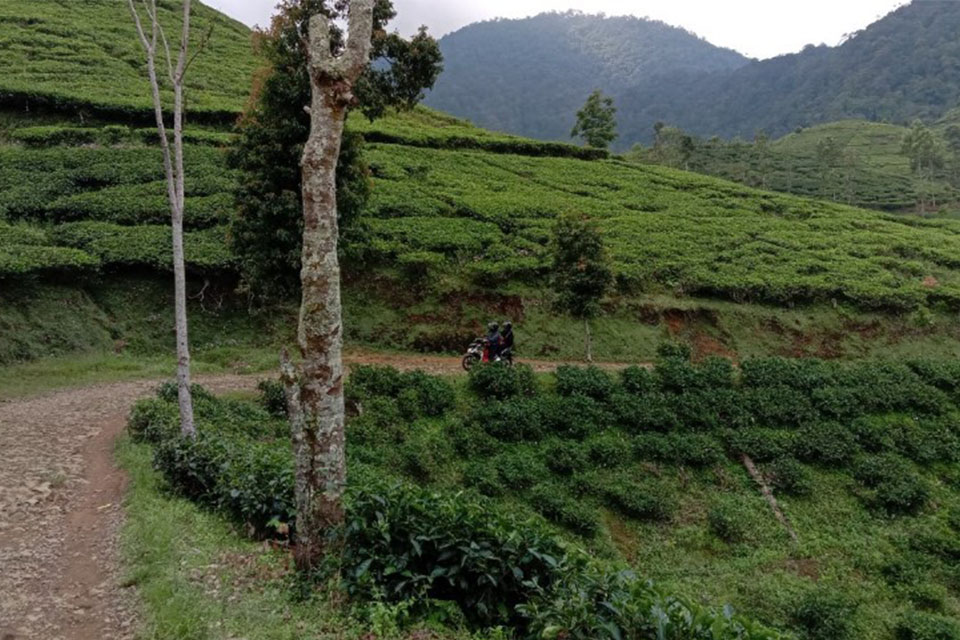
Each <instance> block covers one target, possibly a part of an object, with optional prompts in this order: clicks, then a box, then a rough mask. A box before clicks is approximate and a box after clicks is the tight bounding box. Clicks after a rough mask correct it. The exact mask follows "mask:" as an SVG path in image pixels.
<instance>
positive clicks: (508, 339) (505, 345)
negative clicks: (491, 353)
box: [500, 320, 513, 353]
mask: <svg viewBox="0 0 960 640" xmlns="http://www.w3.org/2000/svg"><path fill="white" fill-rule="evenodd" d="M506 351H513V323H512V322H510V321H509V320H508V321H506V322H504V323H503V332H501V334H500V353H505V352H506Z"/></svg>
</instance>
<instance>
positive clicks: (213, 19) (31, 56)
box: [0, 0, 256, 122]
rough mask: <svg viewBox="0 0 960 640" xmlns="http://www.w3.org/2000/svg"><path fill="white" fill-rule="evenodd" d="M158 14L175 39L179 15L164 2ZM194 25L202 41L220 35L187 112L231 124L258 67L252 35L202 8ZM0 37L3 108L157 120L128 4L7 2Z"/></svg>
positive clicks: (201, 62) (195, 70)
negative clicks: (207, 34) (67, 110)
mask: <svg viewBox="0 0 960 640" xmlns="http://www.w3.org/2000/svg"><path fill="white" fill-rule="evenodd" d="M159 9H160V14H161V21H162V23H163V24H164V25H165V29H166V32H167V34H168V38H171V39H176V38H177V37H178V35H179V29H180V24H181V22H180V16H179V13H178V12H177V11H174V10H173V7H172V6H171V5H166V4H163V3H160V5H159ZM193 25H194V34H195V37H199V35H196V34H202V33H205V32H206V30H207V29H210V28H212V29H213V31H212V32H211V38H210V41H209V43H208V45H207V48H206V51H205V52H204V54H203V55H201V56H199V57H198V58H197V59H196V61H195V63H194V64H193V66H192V67H191V69H190V73H189V75H188V76H187V87H186V88H187V91H188V93H189V101H188V105H187V109H188V111H189V112H191V113H193V114H194V115H195V117H198V118H201V119H207V120H210V119H213V120H220V121H226V122H230V121H232V119H233V117H234V116H235V114H236V113H237V112H238V111H239V110H240V107H241V106H242V105H243V102H244V101H245V100H246V98H247V95H248V94H249V85H250V78H251V75H252V73H253V70H254V68H255V67H256V59H255V58H254V55H253V51H252V49H251V45H250V30H249V29H247V27H245V26H244V25H242V24H241V23H239V22H237V21H235V20H231V19H230V18H228V17H227V16H225V15H223V14H222V13H219V12H217V11H214V10H212V9H210V8H208V7H206V6H204V5H203V4H200V3H195V10H194V23H193ZM0 33H2V34H3V43H4V46H2V47H0V69H3V73H2V74H0V106H4V107H7V108H14V109H18V110H31V109H32V110H36V109H37V108H38V107H53V108H59V109H63V108H70V109H72V110H74V111H76V112H78V113H81V114H85V115H86V116H87V117H88V118H89V117H90V116H96V115H106V116H111V117H120V118H124V119H129V118H131V117H137V118H139V119H147V120H149V118H152V114H153V103H152V102H151V99H150V93H149V84H148V81H147V75H146V67H145V65H144V62H143V60H144V54H143V50H142V49H141V47H140V43H139V41H138V40H137V37H136V30H135V27H134V24H133V18H132V17H131V16H130V13H129V10H128V9H127V4H126V2H123V1H121V0H84V1H83V2H70V1H67V0H43V1H36V0H32V1H28V2H3V3H0Z"/></svg>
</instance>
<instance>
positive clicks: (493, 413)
mask: <svg viewBox="0 0 960 640" xmlns="http://www.w3.org/2000/svg"><path fill="white" fill-rule="evenodd" d="M470 421H471V423H472V424H475V425H477V426H479V427H481V428H483V430H484V431H486V432H487V433H488V434H490V435H491V436H493V437H494V438H496V439H497V440H500V441H502V442H520V441H523V440H537V439H539V438H540V437H541V436H542V435H543V434H544V431H545V429H544V418H543V408H542V405H541V402H540V401H539V399H537V398H524V397H521V398H511V399H510V400H506V401H504V402H496V401H489V400H487V401H484V402H482V403H481V404H480V405H478V406H477V408H476V409H474V411H473V413H472V414H471V416H470Z"/></svg>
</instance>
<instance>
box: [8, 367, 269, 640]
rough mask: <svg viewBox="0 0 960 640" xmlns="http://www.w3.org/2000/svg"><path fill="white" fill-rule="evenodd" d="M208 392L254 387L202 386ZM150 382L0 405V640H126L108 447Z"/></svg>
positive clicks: (234, 381)
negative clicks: (206, 387)
mask: <svg viewBox="0 0 960 640" xmlns="http://www.w3.org/2000/svg"><path fill="white" fill-rule="evenodd" d="M198 381H199V382H201V383H203V384H206V385H208V386H209V388H211V389H212V390H213V391H217V392H223V391H228V390H234V389H242V388H251V387H252V386H253V385H254V384H255V382H256V378H251V377H240V376H221V377H217V378H208V379H203V378H201V379H200V380H198ZM155 387H156V381H141V382H128V383H120V384H111V385H101V386H93V387H87V388H83V389H73V390H67V391H59V392H55V393H50V394H45V395H42V396H38V397H35V398H30V399H26V400H19V401H15V402H7V403H3V404H0V452H2V454H0V455H2V458H0V460H2V464H0V640H26V639H28V638H29V639H30V640H34V639H36V640H41V639H43V640H47V639H49V640H106V639H126V638H132V637H133V635H134V630H135V626H136V625H135V610H136V606H135V605H136V599H135V594H133V593H131V592H130V590H129V589H124V588H123V587H121V586H120V585H121V584H122V576H121V575H120V573H119V567H118V562H117V561H118V556H119V554H118V550H117V543H118V533H119V530H120V525H121V523H122V517H123V511H122V508H121V505H122V502H123V495H124V489H125V485H126V478H125V477H124V474H123V473H122V472H121V471H120V470H118V469H117V468H116V466H115V464H114V458H113V443H114V440H115V438H116V437H117V435H119V434H120V432H121V431H122V430H123V427H124V425H125V423H126V417H127V414H128V413H129V411H130V407H131V406H132V404H133V403H134V402H135V401H136V400H137V399H138V398H141V397H144V396H146V395H149V394H150V393H151V392H152V390H153V389H154V388H155Z"/></svg>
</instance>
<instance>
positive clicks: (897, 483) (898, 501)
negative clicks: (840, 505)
mask: <svg viewBox="0 0 960 640" xmlns="http://www.w3.org/2000/svg"><path fill="white" fill-rule="evenodd" d="M854 477H855V478H856V479H857V480H858V481H859V482H860V483H861V484H863V485H864V486H865V487H867V488H868V489H870V490H871V491H868V492H867V493H866V494H865V496H864V498H865V499H866V501H867V503H868V504H870V505H872V506H874V507H878V508H881V509H883V510H885V511H887V512H888V513H894V514H896V513H916V512H917V511H919V510H920V509H922V508H923V507H924V505H925V504H926V503H927V500H928V499H929V496H930V490H929V488H928V486H927V483H926V482H925V481H924V480H923V478H921V477H920V476H919V475H918V474H917V473H916V472H915V471H914V470H913V469H912V468H911V466H910V464H909V463H908V462H906V461H905V460H903V459H902V458H899V457H897V456H894V455H889V454H888V455H879V456H867V457H864V458H862V459H860V460H859V461H858V462H857V464H856V466H855V468H854Z"/></svg>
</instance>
